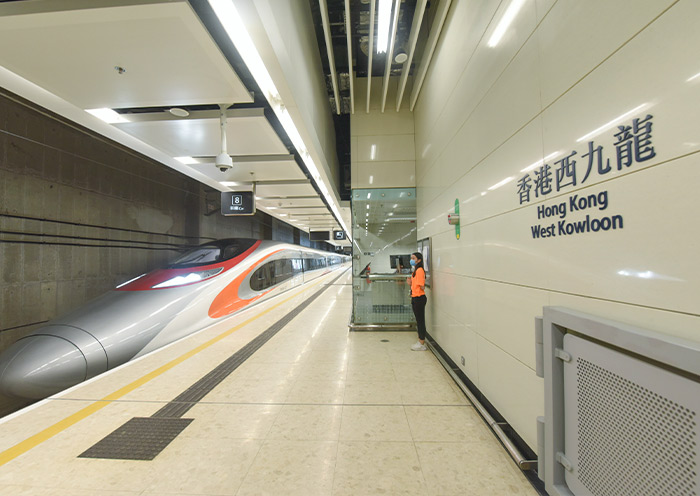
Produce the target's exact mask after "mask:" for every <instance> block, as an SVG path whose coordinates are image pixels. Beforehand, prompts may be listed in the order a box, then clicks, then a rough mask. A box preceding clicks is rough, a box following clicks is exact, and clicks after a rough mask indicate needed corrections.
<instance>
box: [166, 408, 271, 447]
mask: <svg viewBox="0 0 700 496" xmlns="http://www.w3.org/2000/svg"><path fill="white" fill-rule="evenodd" d="M281 410H282V406H281V405H226V404H223V405H222V404H199V405H197V406H195V407H194V408H192V409H191V410H190V411H189V412H187V413H186V414H185V418H193V419H194V421H193V422H192V423H191V424H190V425H189V426H187V428H186V429H185V430H184V431H183V432H182V434H180V436H183V437H198V438H203V439H219V438H222V439H261V440H263V439H265V438H266V437H267V434H268V432H270V428H271V427H272V424H274V422H275V419H276V418H277V415H278V414H279V412H280V411H281Z"/></svg>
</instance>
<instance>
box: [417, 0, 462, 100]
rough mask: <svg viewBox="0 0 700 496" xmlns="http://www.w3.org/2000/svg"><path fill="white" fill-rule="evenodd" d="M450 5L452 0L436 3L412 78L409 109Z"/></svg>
mask: <svg viewBox="0 0 700 496" xmlns="http://www.w3.org/2000/svg"><path fill="white" fill-rule="evenodd" d="M450 5H452V0H443V1H442V2H440V4H439V5H438V11H437V12H436V13H435V19H434V20H433V27H432V28H431V29H430V34H429V35H428V42H427V43H426V49H425V51H424V52H423V57H422V60H421V63H420V66H419V67H418V72H417V74H416V76H415V77H414V79H413V91H412V92H411V106H410V109H411V110H413V107H415V106H416V101H417V100H418V94H419V93H420V89H421V87H422V86H423V81H424V80H425V75H426V74H427V73H428V67H429V66H430V61H431V60H432V59H433V53H434V52H435V47H436V46H437V42H438V40H439V39H440V33H442V27H443V25H444V24H445V19H446V18H447V12H449V10H450Z"/></svg>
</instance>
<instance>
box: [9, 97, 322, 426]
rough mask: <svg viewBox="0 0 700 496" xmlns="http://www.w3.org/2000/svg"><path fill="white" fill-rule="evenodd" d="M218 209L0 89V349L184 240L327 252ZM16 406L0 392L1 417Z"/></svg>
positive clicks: (154, 167) (206, 191) (119, 149)
mask: <svg viewBox="0 0 700 496" xmlns="http://www.w3.org/2000/svg"><path fill="white" fill-rule="evenodd" d="M219 209H220V197H219V192H218V191H214V190H212V189H210V188H208V187H206V186H204V185H202V184H201V183H198V182H197V181H195V180H194V179H191V178H189V177H187V176H184V175H182V174H180V173H178V172H176V171H174V170H171V169H169V168H167V167H165V166H163V165H162V164H160V163H157V162H155V161H153V160H152V159H149V158H146V157H144V156H142V155H139V154H137V153H135V152H133V151H131V150H129V149H127V148H125V147H123V146H121V145H118V144H116V143H114V142H112V141H110V140H108V139H106V138H104V137H101V136H99V135H97V134H95V133H93V132H91V131H88V130H86V129H84V128H82V127H80V126H78V125H76V124H73V123H71V122H69V121H66V120H65V119H63V118H61V117H59V116H57V115H55V114H53V113H51V112H49V111H47V110H45V109H43V108H41V107H38V106H37V105H34V104H32V103H30V102H28V101H26V100H24V99H22V98H20V97H18V96H16V95H14V94H12V93H9V92H7V91H5V90H3V89H1V88H0V351H2V350H4V349H6V348H7V347H8V346H10V345H11V344H12V343H14V342H15V341H16V340H17V339H19V338H20V337H22V336H24V335H26V334H28V333H30V332H31V331H33V330H35V329H36V328H38V327H39V326H40V325H41V324H42V323H44V322H46V321H48V320H51V319H52V318H54V317H57V316H59V315H61V314H64V313H66V312H68V311H70V310H72V309H74V308H77V307H79V306H80V305H82V304H84V303H85V302H87V301H88V300H90V299H92V298H94V297H95V296H98V295H100V294H102V293H104V292H106V291H109V290H110V289H112V288H114V287H115V286H116V285H118V284H120V283H121V282H124V281H127V280H129V279H131V278H133V277H135V276H138V275H139V274H142V273H144V272H147V271H149V270H152V269H153V268H156V267H158V266H160V265H162V264H165V263H167V262H168V261H169V260H171V259H172V258H174V256H175V255H176V254H177V253H178V251H179V250H182V249H183V248H184V247H186V246H188V245H196V244H199V243H204V242H206V241H208V240H211V239H219V238H227V237H249V238H257V239H279V240H281V241H286V242H295V243H298V244H303V245H306V246H313V247H315V248H319V249H323V246H320V245H321V244H324V245H325V243H315V242H309V240H308V238H309V236H308V234H307V233H305V232H300V231H299V230H298V229H296V228H294V227H292V226H289V225H287V224H285V223H283V222H280V221H279V220H277V219H275V218H273V217H270V216H269V215H267V214H265V213H263V212H260V211H259V212H258V213H257V214H256V215H255V216H252V217H239V218H233V217H223V216H222V215H221V214H220V213H219V212H220V210H219ZM18 406H21V404H20V403H17V402H16V401H14V400H11V399H9V398H4V397H2V396H0V416H2V415H5V414H7V413H9V412H11V411H13V410H16V409H17V408H18Z"/></svg>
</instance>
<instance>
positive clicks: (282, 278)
mask: <svg viewBox="0 0 700 496" xmlns="http://www.w3.org/2000/svg"><path fill="white" fill-rule="evenodd" d="M347 261H349V257H347V256H342V255H336V254H332V253H329V252H322V251H318V250H312V249H309V248H305V247H302V246H297V245H291V244H286V243H281V242H276V241H261V240H253V239H227V240H220V241H215V242H212V243H206V244H204V245H201V246H199V247H197V248H195V249H193V250H191V251H189V252H187V253H185V254H184V255H182V256H180V257H179V258H178V259H177V260H175V262H174V263H172V264H171V265H169V266H168V267H166V268H164V269H158V270H154V271H152V272H149V273H147V274H143V275H141V276H139V277H137V278H135V279H133V280H131V281H127V282H126V283H124V284H122V285H120V286H118V287H117V288H115V289H114V290H112V291H110V292H108V293H106V294H104V295H102V296H100V297H98V298H96V299H94V300H92V301H90V302H89V303H87V304H86V305H84V306H82V307H80V308H78V309H77V310H75V311H73V312H71V313H69V314H67V315H65V316H63V317H60V318H57V319H54V320H52V321H51V322H49V323H48V324H47V325H45V326H43V327H41V328H39V329H37V330H36V331H34V332H33V333H31V334H29V335H27V336H25V337H23V338H21V339H19V340H18V341H17V342H16V343H14V344H13V345H12V346H10V347H9V348H8V349H7V350H5V351H4V352H3V353H2V354H1V355H0V392H2V393H3V394H5V395H9V396H14V397H19V398H27V399H40V398H45V397H47V396H50V395H52V394H55V393H57V392H59V391H62V390H64V389H66V388H68V387H71V386H73V385H75V384H78V383H80V382H82V381H85V380H87V379H90V378H92V377H95V376H96V375H98V374H101V373H103V372H105V371H107V370H110V369H113V368H114V367H117V366H119V365H122V364H123V363H126V362H128V361H129V360H132V359H134V358H137V357H140V356H143V355H145V354H146V353H149V352H151V351H154V350H156V349H158V348H161V347H163V346H165V345H167V344H169V343H172V342H174V341H176V340H178V339H180V338H182V337H185V336H187V335H189V334H192V333H193V332H196V331H198V330H200V329H202V328H204V327H206V326H208V325H210V324H212V323H214V322H216V321H218V320H220V319H223V318H225V317H227V316H230V315H232V314H234V313H236V312H238V311H240V310H242V309H244V308H247V307H248V306H250V305H251V304H254V303H257V302H260V301H263V300H265V299H268V298H271V297H273V296H275V295H278V294H280V293H282V292H284V291H287V290H289V289H292V288H294V287H297V286H300V285H302V284H305V283H307V282H309V281H311V280H313V279H316V278H318V277H320V276H322V275H324V274H326V273H328V272H329V271H331V270H334V269H337V268H340V267H342V264H343V263H345V262H347Z"/></svg>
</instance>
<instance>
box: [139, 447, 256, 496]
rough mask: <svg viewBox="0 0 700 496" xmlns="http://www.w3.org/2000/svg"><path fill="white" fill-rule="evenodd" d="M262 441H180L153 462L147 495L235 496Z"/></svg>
mask: <svg viewBox="0 0 700 496" xmlns="http://www.w3.org/2000/svg"><path fill="white" fill-rule="evenodd" d="M261 445H262V441H255V440H234V439H218V440H214V439H206V440H202V439H197V438H178V439H175V441H173V442H172V443H171V444H170V445H169V446H168V447H167V448H166V449H165V451H163V453H161V454H160V455H158V456H157V457H156V459H155V460H154V461H153V472H152V474H151V477H152V478H151V483H150V484H149V486H148V487H146V489H145V490H146V491H150V492H155V491H160V492H164V493H175V494H177V493H192V494H217V495H234V494H236V491H237V490H238V488H239V486H240V485H241V482H242V481H243V478H244V477H245V475H246V474H247V472H248V469H249V468H250V466H251V465H252V463H253V460H254V459H255V457H256V455H257V454H258V452H259V451H260V447H261Z"/></svg>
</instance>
